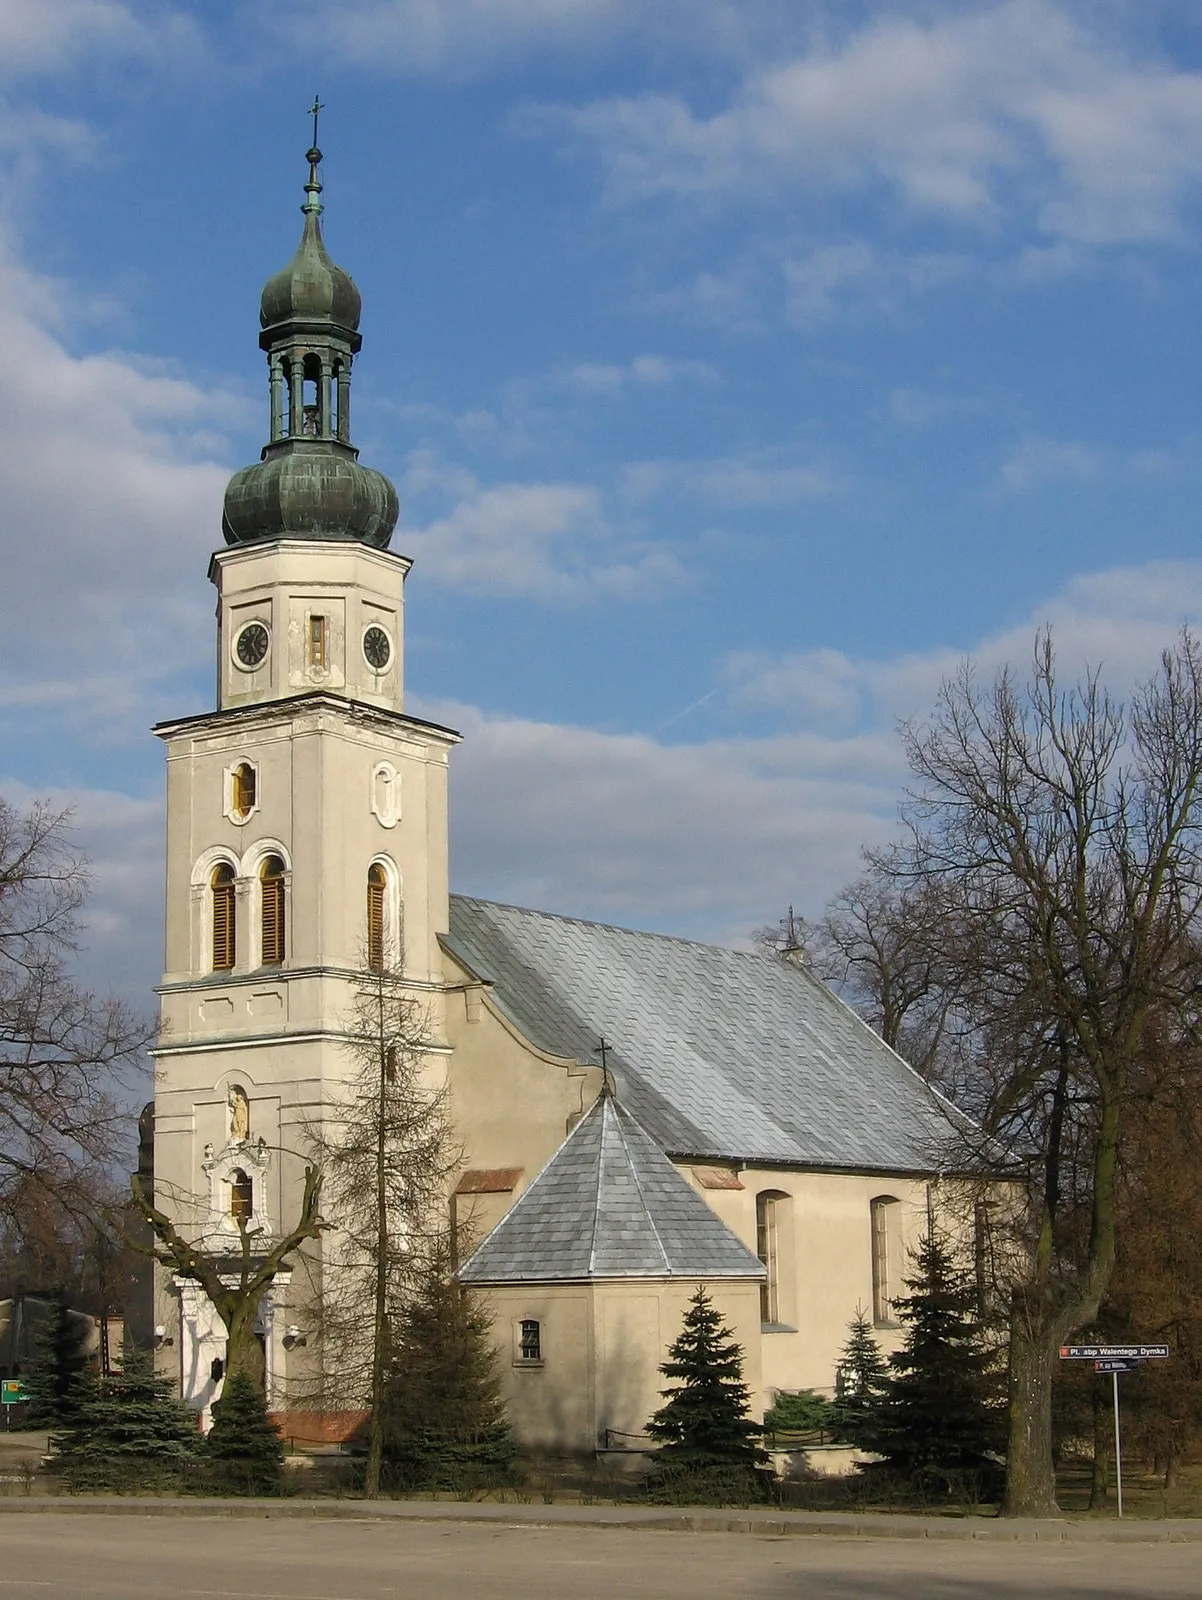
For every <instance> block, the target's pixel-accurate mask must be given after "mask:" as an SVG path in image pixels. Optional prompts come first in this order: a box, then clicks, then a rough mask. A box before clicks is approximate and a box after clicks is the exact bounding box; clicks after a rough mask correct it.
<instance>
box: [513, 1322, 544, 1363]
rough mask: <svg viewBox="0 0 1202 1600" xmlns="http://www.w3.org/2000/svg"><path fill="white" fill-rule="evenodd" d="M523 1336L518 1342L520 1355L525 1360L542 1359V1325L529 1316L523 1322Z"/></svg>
mask: <svg viewBox="0 0 1202 1600" xmlns="http://www.w3.org/2000/svg"><path fill="white" fill-rule="evenodd" d="M520 1331H521V1337H520V1340H519V1343H518V1355H519V1357H520V1358H521V1360H523V1361H541V1360H542V1359H543V1337H542V1326H541V1324H540V1323H537V1322H534V1321H533V1320H531V1319H529V1318H527V1319H525V1320H524V1321H523V1322H522V1324H521V1330H520Z"/></svg>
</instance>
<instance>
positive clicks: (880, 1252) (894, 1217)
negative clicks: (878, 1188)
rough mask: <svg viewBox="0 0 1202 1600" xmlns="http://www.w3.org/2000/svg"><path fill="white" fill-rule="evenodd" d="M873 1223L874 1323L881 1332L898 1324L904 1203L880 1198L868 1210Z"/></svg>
mask: <svg viewBox="0 0 1202 1600" xmlns="http://www.w3.org/2000/svg"><path fill="white" fill-rule="evenodd" d="M869 1215H870V1217H871V1219H872V1320H873V1321H874V1322H875V1323H876V1325H877V1327H878V1328H888V1327H892V1326H893V1325H894V1324H895V1323H896V1321H897V1315H896V1312H895V1309H894V1300H895V1298H896V1296H897V1293H898V1290H899V1289H900V1288H901V1270H902V1239H901V1201H900V1200H898V1199H897V1197H896V1196H895V1195H891V1194H880V1195H877V1197H876V1199H875V1200H873V1201H872V1203H871V1205H870V1207H869Z"/></svg>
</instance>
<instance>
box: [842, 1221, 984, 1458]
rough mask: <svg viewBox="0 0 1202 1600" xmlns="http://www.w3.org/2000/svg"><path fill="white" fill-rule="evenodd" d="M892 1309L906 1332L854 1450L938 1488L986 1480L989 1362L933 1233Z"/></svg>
mask: <svg viewBox="0 0 1202 1600" xmlns="http://www.w3.org/2000/svg"><path fill="white" fill-rule="evenodd" d="M914 1259H915V1266H916V1271H915V1274H914V1276H913V1277H912V1278H908V1279H907V1280H906V1287H907V1288H908V1289H909V1290H910V1291H911V1292H910V1294H909V1295H908V1296H906V1297H905V1298H902V1299H899V1300H898V1301H897V1302H896V1306H897V1314H898V1319H899V1321H900V1322H901V1323H902V1325H903V1326H904V1327H905V1328H906V1339H905V1344H904V1345H903V1347H902V1349H901V1350H899V1351H897V1352H896V1353H895V1354H894V1355H892V1356H890V1358H889V1369H890V1370H889V1382H888V1385H887V1387H886V1390H885V1393H884V1395H883V1397H882V1399H881V1402H880V1404H879V1405H878V1406H876V1407H874V1408H872V1411H871V1413H870V1415H869V1417H868V1418H867V1419H866V1422H865V1426H864V1429H863V1431H862V1434H861V1440H860V1442H861V1443H862V1444H863V1445H864V1446H865V1447H866V1448H867V1449H869V1450H872V1451H873V1452H875V1453H876V1454H879V1455H881V1456H883V1457H884V1458H885V1464H886V1466H887V1467H889V1468H892V1469H894V1470H895V1471H898V1472H902V1473H905V1474H907V1475H910V1476H911V1477H912V1478H914V1479H915V1480H924V1479H925V1480H933V1481H935V1482H938V1483H941V1484H943V1485H944V1486H948V1487H950V1486H952V1485H953V1484H954V1483H955V1482H956V1481H962V1480H963V1479H964V1476H965V1475H966V1474H969V1473H976V1474H981V1473H985V1474H987V1475H988V1476H990V1477H992V1476H993V1470H992V1463H991V1461H990V1453H991V1451H992V1450H993V1448H994V1446H995V1444H996V1443H997V1438H998V1421H999V1419H998V1405H997V1379H996V1376H995V1359H994V1356H993V1354H992V1352H991V1351H990V1350H989V1349H988V1348H987V1346H986V1345H985V1343H984V1341H983V1340H982V1338H981V1332H980V1327H979V1324H978V1321H977V1316H976V1287H975V1284H974V1282H973V1279H972V1276H971V1274H970V1273H969V1272H967V1271H966V1270H964V1269H963V1268H962V1267H960V1266H959V1265H958V1264H957V1262H956V1258H955V1256H954V1254H953V1252H952V1249H951V1247H950V1245H949V1244H948V1241H947V1240H946V1238H944V1237H943V1236H942V1235H941V1234H939V1233H938V1232H935V1231H933V1232H932V1233H931V1234H929V1235H928V1237H927V1238H926V1239H925V1240H924V1241H923V1244H922V1246H921V1248H920V1249H919V1251H918V1253H917V1256H916V1257H915V1258H914Z"/></svg>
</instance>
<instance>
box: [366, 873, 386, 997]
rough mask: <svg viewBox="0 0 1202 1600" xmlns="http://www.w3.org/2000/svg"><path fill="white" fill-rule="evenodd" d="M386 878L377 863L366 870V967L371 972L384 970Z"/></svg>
mask: <svg viewBox="0 0 1202 1600" xmlns="http://www.w3.org/2000/svg"><path fill="white" fill-rule="evenodd" d="M387 888H388V876H387V874H386V873H385V871H384V868H383V867H382V866H381V865H380V863H379V862H378V861H376V862H373V863H372V865H371V866H370V867H369V868H368V869H367V965H368V967H369V968H370V969H371V971H372V972H381V971H383V968H384V895H385V892H386V890H387Z"/></svg>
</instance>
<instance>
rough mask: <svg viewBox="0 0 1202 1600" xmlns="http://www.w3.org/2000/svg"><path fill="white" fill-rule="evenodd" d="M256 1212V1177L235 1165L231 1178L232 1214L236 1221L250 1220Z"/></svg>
mask: <svg viewBox="0 0 1202 1600" xmlns="http://www.w3.org/2000/svg"><path fill="white" fill-rule="evenodd" d="M254 1214H255V1183H254V1179H253V1178H251V1177H249V1176H248V1175H247V1174H246V1173H245V1172H243V1170H242V1168H241V1167H235V1168H234V1171H233V1174H232V1176H231V1180H230V1216H231V1217H233V1219H234V1221H235V1222H249V1221H250V1219H251V1218H252V1217H253V1216H254Z"/></svg>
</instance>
